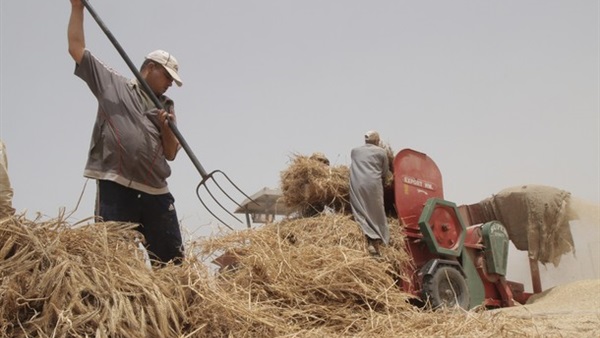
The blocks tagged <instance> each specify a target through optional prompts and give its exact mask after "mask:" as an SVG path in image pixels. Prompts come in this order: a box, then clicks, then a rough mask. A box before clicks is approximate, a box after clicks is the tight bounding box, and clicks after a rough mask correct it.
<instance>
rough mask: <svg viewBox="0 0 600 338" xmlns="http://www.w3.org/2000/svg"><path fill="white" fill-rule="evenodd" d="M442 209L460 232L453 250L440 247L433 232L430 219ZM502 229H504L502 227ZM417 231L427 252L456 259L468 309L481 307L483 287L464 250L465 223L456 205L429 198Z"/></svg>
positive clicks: (470, 259) (472, 263) (483, 296)
mask: <svg viewBox="0 0 600 338" xmlns="http://www.w3.org/2000/svg"><path fill="white" fill-rule="evenodd" d="M440 208H441V209H442V210H443V211H445V212H446V213H447V215H449V216H450V217H451V218H452V219H453V220H454V221H455V222H457V223H458V225H460V226H459V227H458V228H457V230H460V234H459V235H458V238H457V241H456V245H455V246H454V247H453V248H445V247H443V246H442V245H440V244H439V243H438V242H437V240H436V237H435V234H434V232H433V230H432V229H433V223H432V217H434V216H435V215H436V214H435V213H436V210H439V209H440ZM503 228H504V227H503ZM419 229H420V230H421V233H422V234H423V239H424V240H425V242H426V243H427V246H428V248H429V250H430V251H431V252H433V253H435V254H438V255H440V256H442V257H443V256H450V257H458V258H459V259H460V262H461V267H462V270H463V273H464V274H465V277H466V282H467V286H468V288H469V295H470V302H469V309H471V308H473V307H475V306H478V305H481V304H482V303H483V301H484V299H485V287H484V285H483V281H482V280H481V278H480V277H479V273H478V272H477V268H476V266H475V263H474V262H473V259H472V257H470V255H469V254H468V253H467V252H466V250H465V248H464V241H465V235H466V229H467V228H466V226H465V223H464V221H463V219H462V217H461V215H460V212H459V211H458V208H457V207H456V204H454V203H453V202H450V201H446V200H443V199H439V198H430V199H429V200H427V202H426V203H425V206H424V208H423V211H422V212H421V216H420V217H419Z"/></svg>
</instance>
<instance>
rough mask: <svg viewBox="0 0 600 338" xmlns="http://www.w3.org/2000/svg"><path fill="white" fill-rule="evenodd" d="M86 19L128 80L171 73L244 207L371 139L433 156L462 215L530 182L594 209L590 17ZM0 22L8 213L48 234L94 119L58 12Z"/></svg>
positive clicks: (44, 10) (158, 7)
mask: <svg viewBox="0 0 600 338" xmlns="http://www.w3.org/2000/svg"><path fill="white" fill-rule="evenodd" d="M92 4H93V6H94V8H95V9H96V11H97V12H98V14H99V15H100V16H101V18H102V19H103V20H104V22H105V23H106V25H107V26H108V27H109V28H110V30H111V31H112V32H113V34H114V35H115V37H116V38H117V40H119V42H120V43H121V44H122V45H123V47H124V49H125V51H126V52H127V53H128V54H129V56H130V57H131V59H132V60H133V61H134V63H135V64H136V65H139V64H140V63H141V61H142V59H143V57H144V55H146V54H147V53H148V52H150V51H152V50H154V49H159V48H160V49H165V50H168V51H170V52H171V53H173V54H174V55H175V56H176V57H177V58H178V60H179V62H180V67H181V72H180V73H181V76H182V78H183V80H184V86H183V87H181V88H177V87H173V88H171V90H170V91H169V93H168V94H169V95H170V96H171V97H172V98H173V99H175V102H176V109H177V112H178V121H179V129H180V131H181V132H182V134H183V135H184V137H185V138H186V140H187V141H188V143H189V144H190V146H191V147H192V149H193V151H194V152H195V154H196V156H197V157H198V158H199V159H200V162H201V163H202V164H203V166H204V167H205V168H206V169H207V170H208V171H212V170H215V169H220V170H223V171H224V172H225V173H227V174H228V175H229V177H230V178H231V179H232V180H233V181H234V182H235V183H236V184H238V185H239V187H240V188H242V189H243V190H244V191H245V192H247V193H248V194H252V193H254V192H256V191H258V190H259V189H261V188H263V187H277V186H278V184H279V174H280V172H281V171H282V170H284V169H285V168H287V166H288V164H289V160H290V157H291V156H292V155H293V154H310V153H312V152H314V151H320V152H323V153H325V154H326V155H327V156H328V157H329V158H330V160H331V162H332V164H334V165H341V164H343V165H348V164H349V162H350V158H349V154H350V150H351V148H352V147H355V146H357V145H360V144H361V143H362V135H363V133H364V132H365V131H366V130H369V129H376V130H378V131H379V132H380V134H381V135H382V138H383V139H384V141H386V142H387V143H389V144H390V145H391V146H392V148H393V149H394V150H396V151H399V150H401V149H403V148H412V149H415V150H418V151H421V152H424V153H427V154H428V155H429V156H431V157H432V158H433V159H434V161H436V163H437V165H438V166H439V168H440V169H441V171H442V175H443V177H444V189H445V190H444V191H445V197H446V199H448V200H451V201H454V202H456V203H457V204H466V203H475V202H478V201H480V200H482V199H484V198H487V197H489V196H490V195H491V194H493V193H496V192H498V191H500V190H501V189H503V188H506V187H510V186H516V185H521V184H534V183H535V184H543V185H549V186H554V187H559V188H562V189H565V190H567V191H570V192H571V193H572V194H573V195H575V196H578V197H580V198H583V199H586V200H589V201H592V202H595V203H598V201H599V200H600V180H599V176H600V174H599V172H600V155H599V154H600V140H599V135H600V117H599V97H600V95H599V2H598V1H591V0H583V1H563V0H560V1H556V0H544V1H529V0H526V1H522V0H519V1H504V0H503V1H456V0H454V1H445V0H444V1H398V0H394V1H355V0H335V1H334V0H318V1H316V0H302V1H287V0H269V1H237V0H232V1H177V2H172V1H156V0H143V1H142V0H128V1H117V0H107V1H94V2H92ZM0 11H1V16H0V18H1V26H0V28H1V32H0V33H1V35H0V52H1V54H0V55H1V60H0V67H1V68H0V71H1V82H0V86H1V87H0V91H1V92H0V137H1V138H2V139H3V140H4V142H5V143H6V145H7V151H8V156H9V171H10V177H11V180H12V184H13V187H14V189H15V197H14V205H15V207H16V208H17V210H18V211H20V212H23V211H27V213H28V215H29V216H30V217H33V216H34V215H35V213H36V212H40V213H41V214H42V215H44V217H47V218H51V217H56V216H57V215H58V212H59V209H60V208H62V207H64V208H65V209H66V210H67V211H71V210H73V209H74V208H75V206H76V204H77V200H78V199H79V196H80V194H81V192H82V190H83V189H84V186H85V183H86V179H85V178H83V176H82V173H83V167H84V165H85V161H86V155H87V150H88V146H89V140H90V135H91V128H92V125H93V122H94V114H95V111H96V102H95V99H94V98H93V96H92V95H91V93H90V92H89V90H88V89H87V87H86V85H85V84H84V83H83V82H82V81H81V80H80V79H78V78H77V77H75V76H74V75H73V69H74V63H73V61H72V60H71V58H70V56H69V55H68V53H67V39H66V27H67V21H68V17H69V13H70V3H69V1H68V0H63V1H35V2H33V3H32V2H30V1H16V0H15V1H5V0H2V2H0ZM85 29H86V34H87V47H88V49H90V50H91V51H92V52H93V53H95V54H96V56H98V57H99V58H100V59H102V60H103V61H105V62H106V63H108V64H109V65H111V66H112V67H113V68H115V69H116V70H117V71H119V72H121V73H122V74H125V75H127V76H131V72H130V71H129V69H128V68H127V66H126V64H125V63H124V62H123V61H122V59H121V58H120V56H119V55H118V54H117V52H116V50H115V49H114V48H113V47H112V45H111V44H110V43H109V41H108V39H107V38H106V37H105V36H104V34H103V33H102V32H101V31H100V29H99V28H98V26H97V25H96V23H95V22H94V21H93V20H92V18H91V17H90V16H87V17H86V24H85ZM172 169H173V175H172V177H171V178H170V180H169V184H170V187H171V191H172V193H173V194H174V196H175V198H176V208H177V210H178V214H179V216H180V218H181V220H182V225H183V227H184V228H186V229H187V232H188V235H187V236H189V237H191V238H194V237H196V236H204V235H209V234H211V233H213V232H214V231H217V230H216V229H217V227H216V226H214V223H215V222H214V220H213V218H212V217H210V215H209V214H208V213H207V212H206V210H205V209H204V208H203V207H202V205H201V204H200V202H199V200H198V198H197V196H196V185H197V184H198V182H199V181H200V175H199V174H198V172H197V171H196V169H195V168H194V167H193V165H192V164H191V162H190V161H189V159H188V158H187V156H186V154H185V153H184V152H180V153H179V155H178V158H177V159H176V160H175V161H174V162H173V163H172ZM219 181H222V179H219ZM94 194H95V184H94V182H92V181H90V182H89V183H88V184H87V186H86V187H85V191H84V193H83V200H82V202H81V205H80V206H79V208H78V209H77V210H76V212H75V213H74V214H73V215H72V217H71V219H70V221H72V222H76V221H78V220H81V219H85V218H86V217H88V216H91V215H92V214H93V201H94ZM236 199H238V200H241V199H242V198H241V197H236ZM227 207H228V208H229V209H230V210H232V209H233V208H234V206H233V205H230V204H227ZM237 226H238V227H239V228H243V227H244V225H243V224H238V225H237Z"/></svg>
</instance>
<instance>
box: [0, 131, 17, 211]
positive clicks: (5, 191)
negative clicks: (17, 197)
mask: <svg viewBox="0 0 600 338" xmlns="http://www.w3.org/2000/svg"><path fill="white" fill-rule="evenodd" d="M12 198H13V189H12V187H11V186H10V179H9V178H8V156H6V147H5V146H4V142H2V140H0V219H2V218H5V217H10V216H12V215H14V214H15V209H14V208H13V206H12Z"/></svg>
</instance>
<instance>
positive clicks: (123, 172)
mask: <svg viewBox="0 0 600 338" xmlns="http://www.w3.org/2000/svg"><path fill="white" fill-rule="evenodd" d="M70 1H71V17H70V19H69V26H68V34H67V35H68V40H69V54H71V56H72V57H73V60H75V62H76V66H75V75H77V76H78V77H79V78H81V79H82V80H83V81H85V83H86V84H87V85H88V87H89V88H90V90H91V92H92V94H93V95H94V96H95V97H96V99H97V100H98V112H97V114H96V122H95V124H94V129H93V133H92V140H91V144H90V150H89V153H88V160H87V164H86V166H85V171H84V176H85V177H88V178H93V179H96V180H97V195H96V209H95V215H96V217H97V218H99V219H100V220H102V221H117V222H132V223H137V224H139V225H138V228H137V230H138V231H139V232H141V233H142V234H143V235H144V238H145V246H146V249H147V250H148V253H149V255H150V258H151V259H153V262H155V263H157V262H158V263H159V264H160V263H167V262H169V261H171V260H172V261H174V262H175V263H179V262H180V261H181V258H182V257H183V244H182V239H181V232H180V229H179V221H178V219H177V213H176V211H175V206H174V202H175V199H174V198H173V196H172V195H171V193H170V192H169V189H168V186H167V181H166V179H167V177H169V176H170V175H171V168H170V167H169V164H168V163H167V160H168V161H172V160H174V159H175V156H176V155H177V151H178V150H179V142H178V140H177V137H176V136H175V134H174V133H173V131H172V130H171V128H169V121H168V119H170V120H171V121H172V122H173V123H174V122H175V111H174V109H173V108H174V104H173V101H172V100H171V99H169V98H168V97H167V96H165V95H164V93H165V92H166V91H167V89H169V87H171V85H172V84H173V82H175V83H176V84H177V85H178V86H181V85H182V82H181V78H180V77H179V74H178V70H179V66H178V64H177V60H176V59H175V58H174V57H173V55H171V54H169V53H167V52H165V51H162V50H157V51H154V52H152V53H150V54H148V55H147V56H146V59H145V61H144V63H143V64H142V66H141V69H140V75H141V77H142V78H144V79H145V81H146V82H147V83H148V85H149V87H150V88H151V90H152V91H153V92H154V94H155V95H156V96H157V97H158V98H159V100H160V101H161V102H162V103H163V105H164V107H165V110H158V109H156V108H155V107H154V104H153V102H152V100H151V99H150V97H149V96H148V94H146V93H145V92H144V90H143V87H142V86H141V85H140V83H138V81H137V80H136V79H132V80H130V79H127V78H125V77H123V76H122V75H120V74H118V73H116V72H115V71H114V70H112V69H111V68H109V67H108V66H106V65H105V64H104V63H102V62H101V61H99V60H98V59H96V57H95V56H93V55H92V53H90V51H89V50H87V49H86V48H85V47H86V46H85V35H84V31H83V18H84V6H83V4H82V2H81V0H70Z"/></svg>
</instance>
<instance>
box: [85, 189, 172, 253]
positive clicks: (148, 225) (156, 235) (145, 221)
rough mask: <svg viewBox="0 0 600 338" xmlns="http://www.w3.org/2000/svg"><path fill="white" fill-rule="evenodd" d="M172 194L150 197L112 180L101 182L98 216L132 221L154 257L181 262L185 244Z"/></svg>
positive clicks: (98, 197)
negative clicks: (136, 225)
mask: <svg viewBox="0 0 600 338" xmlns="http://www.w3.org/2000/svg"><path fill="white" fill-rule="evenodd" d="M174 203H175V199H174V198H173V195H171V194H170V193H167V194H162V195H150V194H146V193H144V192H141V191H138V190H135V189H131V188H127V187H125V186H122V185H120V184H117V183H115V182H112V181H106V180H98V191H97V195H96V216H97V217H101V220H102V221H116V222H130V223H137V224H139V225H138V227H137V228H136V229H137V230H138V231H139V232H140V233H142V235H144V238H145V240H146V245H145V246H146V249H147V250H148V254H149V255H150V258H151V259H153V260H157V261H159V262H162V263H166V262H168V261H170V260H174V261H175V263H180V262H181V258H182V257H183V243H182V240H181V231H180V230H179V221H178V219H177V212H176V211H175V205H174Z"/></svg>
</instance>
